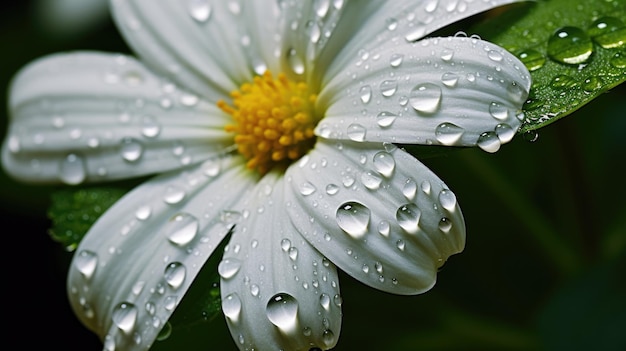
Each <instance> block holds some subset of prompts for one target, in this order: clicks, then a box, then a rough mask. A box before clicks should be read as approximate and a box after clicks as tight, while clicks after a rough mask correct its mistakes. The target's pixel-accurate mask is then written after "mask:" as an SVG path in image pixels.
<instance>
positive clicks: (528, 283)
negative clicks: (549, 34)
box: [0, 0, 626, 351]
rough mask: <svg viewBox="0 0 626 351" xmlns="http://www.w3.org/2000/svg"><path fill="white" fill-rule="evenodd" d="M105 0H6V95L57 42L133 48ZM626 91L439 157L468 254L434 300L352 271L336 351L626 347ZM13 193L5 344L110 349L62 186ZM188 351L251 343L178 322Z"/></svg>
mask: <svg viewBox="0 0 626 351" xmlns="http://www.w3.org/2000/svg"><path fill="white" fill-rule="evenodd" d="M105 3H106V2H105V1H101V0H41V1H19V2H18V1H13V2H4V3H3V4H2V5H0V6H2V7H1V9H2V11H1V13H0V45H1V47H2V55H1V56H0V62H1V65H0V95H2V96H3V97H4V96H6V94H7V90H8V84H9V82H10V79H11V77H12V76H13V75H14V74H15V73H16V72H17V71H18V70H19V69H20V67H22V66H24V65H25V64H26V63H28V62H30V61H31V60H33V59H35V58H38V57H41V56H43V55H46V54H49V53H54V52H59V51H73V50H98V51H113V52H129V49H128V47H127V46H126V45H125V43H124V41H123V39H122V38H121V37H120V36H119V33H118V32H117V30H116V29H115V27H114V25H113V23H112V22H111V20H110V18H109V15H108V13H107V9H106V6H105V5H106V4H105ZM54 4H56V5H55V6H52V5H54ZM81 4H82V5H81ZM83 6H84V8H83ZM625 93H626V88H625V87H624V85H622V86H620V87H617V88H615V89H614V90H613V91H611V92H609V93H607V94H604V95H603V96H601V97H599V98H598V99H596V100H595V101H593V102H592V103H591V104H588V105H587V106H585V107H583V108H581V109H580V110H579V111H577V112H575V113H574V114H573V115H572V116H569V117H567V118H565V119H563V120H561V121H559V122H557V123H555V124H552V125H551V126H549V127H546V128H544V129H541V130H539V131H538V134H537V135H525V136H519V137H517V138H516V139H515V140H514V141H513V142H512V143H510V144H508V145H506V146H504V147H503V148H502V149H501V150H500V151H499V152H498V153H496V154H487V153H484V152H482V151H480V150H478V149H465V150H455V151H453V152H451V153H449V154H447V155H445V156H440V157H434V158H428V159H425V160H423V161H424V163H426V164H427V165H428V166H429V167H430V168H431V169H433V171H435V173H436V174H438V175H439V176H440V177H441V178H442V179H443V180H444V181H445V182H446V183H447V184H448V185H449V186H450V187H451V189H453V190H454V191H455V193H456V195H457V198H458V199H459V201H460V203H461V208H462V209H463V213H464V215H465V219H466V222H467V235H468V239H467V246H466V249H465V252H463V253H462V254H460V255H456V256H453V257H451V258H450V259H449V261H448V262H447V263H446V265H445V266H444V267H443V269H442V271H441V273H440V274H439V278H438V279H439V281H438V283H437V285H436V286H435V288H434V289H433V290H432V291H430V292H428V293H426V294H424V295H420V296H411V297H403V296H394V295H390V294H386V293H382V292H378V291H374V290H372V289H370V288H367V287H365V286H364V285H361V284H360V283H358V282H356V281H354V280H353V279H351V278H350V277H348V276H346V275H345V274H342V276H341V289H342V296H343V300H344V304H343V312H344V319H343V327H342V332H341V337H340V341H339V344H338V346H337V347H336V350H363V349H368V350H568V351H575V350H589V349H596V350H616V351H617V350H626V332H624V331H625V330H626V201H624V199H625V198H626V185H625V181H624V173H623V165H624V161H625V160H626V102H625V100H624V96H626V94H625ZM0 101H1V103H2V108H1V109H0V110H1V111H2V112H1V113H0V135H2V138H4V136H5V133H6V125H7V121H8V118H9V117H8V115H7V112H6V111H7V108H6V99H5V98H3V99H1V100H0ZM0 189H1V193H0V213H1V220H2V226H3V227H4V228H5V229H4V230H3V231H4V233H5V234H4V237H5V239H6V240H5V244H4V246H3V248H4V254H3V255H2V260H3V267H4V272H5V278H4V279H3V281H4V284H3V286H4V289H3V290H4V292H3V295H4V301H5V306H6V307H5V309H8V311H9V314H8V317H5V320H6V321H7V322H8V325H9V327H8V329H7V328H6V327H4V328H3V334H4V335H5V336H8V338H9V341H8V342H7V340H6V337H5V338H4V339H5V343H6V344H12V345H20V346H22V347H23V348H24V347H26V348H27V347H28V345H31V344H35V343H36V344H37V345H40V343H42V342H43V343H45V344H44V345H46V346H47V347H49V348H54V349H63V350H68V351H70V350H99V349H101V344H100V342H99V340H98V339H97V337H96V336H95V335H93V334H91V332H89V331H88V330H87V329H85V328H84V327H83V326H82V325H81V324H80V323H79V322H78V320H77V319H76V318H75V317H74V315H73V313H72V312H71V310H70V308H69V304H68V302H67V298H66V290H65V275H66V272H67V266H68V264H69V259H70V258H71V253H68V252H67V251H65V249H64V248H63V247H62V246H61V245H59V244H57V243H55V242H54V241H52V240H51V239H50V237H49V236H48V234H47V231H48V228H49V227H50V222H49V220H48V219H47V216H46V212H47V209H48V207H49V205H50V194H51V193H53V192H54V191H56V190H58V189H61V187H44V186H29V185H25V184H21V183H18V182H16V181H14V180H12V179H10V178H8V177H7V176H6V174H5V173H4V171H0ZM5 316H7V315H6V314H5ZM24 335H26V336H27V337H24ZM17 337H19V339H17ZM12 339H15V340H13V341H11V340H12ZM195 344H198V345H199V346H198V347H197V348H194V346H195ZM181 345H182V346H181ZM200 345H201V346H200ZM182 347H184V348H185V349H186V350H195V349H198V350H199V349H216V350H235V347H234V344H233V342H232V340H231V337H230V334H229V333H228V330H227V328H226V324H225V322H224V321H223V318H222V317H218V318H215V319H214V320H213V321H212V322H210V323H209V322H207V323H203V324H201V325H199V326H197V327H196V328H194V329H192V330H184V331H180V332H176V331H175V332H174V333H172V335H171V337H170V338H168V339H167V340H165V341H162V342H157V344H156V346H155V349H158V350H175V349H181V348H182Z"/></svg>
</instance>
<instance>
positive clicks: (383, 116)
mask: <svg viewBox="0 0 626 351" xmlns="http://www.w3.org/2000/svg"><path fill="white" fill-rule="evenodd" d="M397 117H398V116H397V115H396V114H394V113H391V112H387V111H383V112H381V113H379V114H378V116H376V123H377V124H378V126H379V127H382V128H387V127H390V126H391V125H392V124H393V122H395V120H396V118H397Z"/></svg>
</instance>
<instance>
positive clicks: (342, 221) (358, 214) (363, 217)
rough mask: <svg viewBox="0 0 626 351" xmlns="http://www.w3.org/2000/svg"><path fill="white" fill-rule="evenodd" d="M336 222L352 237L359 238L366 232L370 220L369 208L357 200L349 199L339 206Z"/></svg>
mask: <svg viewBox="0 0 626 351" xmlns="http://www.w3.org/2000/svg"><path fill="white" fill-rule="evenodd" d="M336 219H337V224H338V225H339V227H340V228H341V229H343V231H345V232H346V233H348V235H350V236H352V237H353V238H361V237H362V236H363V235H365V233H367V227H368V225H369V222H370V209H369V208H367V207H366V206H365V205H363V204H360V203H358V202H354V201H349V202H346V203H344V204H343V205H341V206H339V208H338V209H337V213H336Z"/></svg>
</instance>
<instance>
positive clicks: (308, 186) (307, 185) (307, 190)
mask: <svg viewBox="0 0 626 351" xmlns="http://www.w3.org/2000/svg"><path fill="white" fill-rule="evenodd" d="M316 190H317V188H316V187H315V185H313V184H312V183H311V182H304V183H302V184H300V194H302V195H304V196H309V195H311V194H313V193H315V191H316Z"/></svg>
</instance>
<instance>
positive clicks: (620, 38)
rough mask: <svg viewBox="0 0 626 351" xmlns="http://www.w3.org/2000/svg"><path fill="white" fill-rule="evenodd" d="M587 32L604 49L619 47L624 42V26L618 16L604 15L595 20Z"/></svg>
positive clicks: (625, 30) (625, 35)
mask: <svg viewBox="0 0 626 351" xmlns="http://www.w3.org/2000/svg"><path fill="white" fill-rule="evenodd" d="M587 33H588V34H589V36H591V38H592V39H593V41H595V42H596V43H597V44H599V45H600V46H602V47H603V48H605V49H612V48H617V47H621V46H623V45H624V44H625V43H626V26H625V25H624V22H622V21H621V20H620V19H619V18H615V17H610V16H605V17H601V18H598V19H597V20H595V21H594V22H593V23H592V24H591V26H590V27H589V29H588V30H587Z"/></svg>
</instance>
